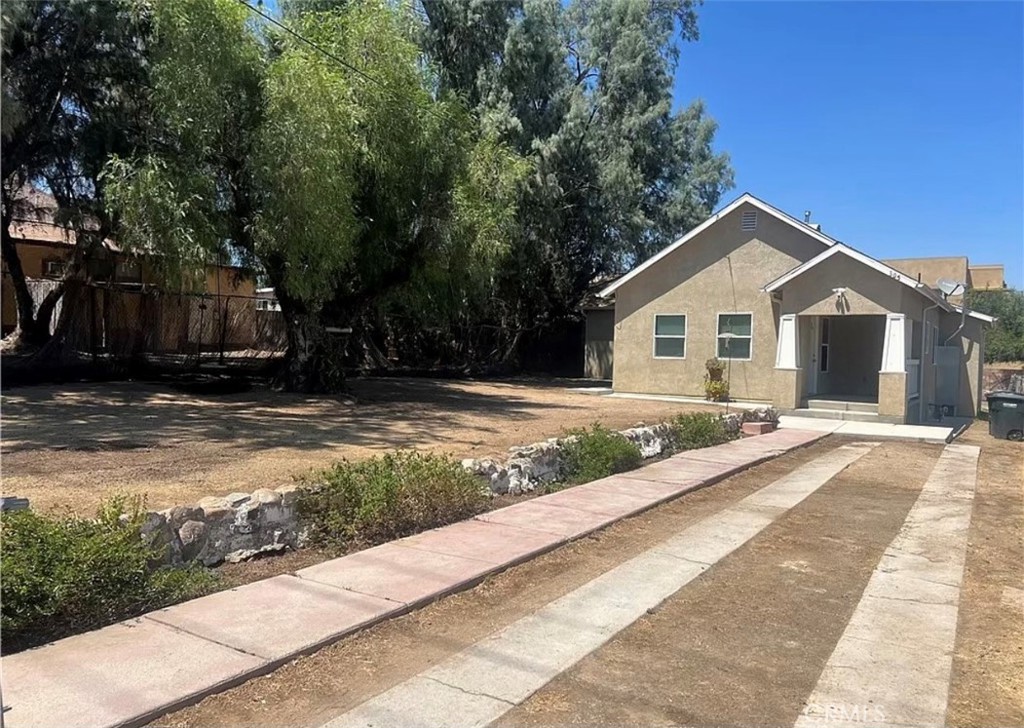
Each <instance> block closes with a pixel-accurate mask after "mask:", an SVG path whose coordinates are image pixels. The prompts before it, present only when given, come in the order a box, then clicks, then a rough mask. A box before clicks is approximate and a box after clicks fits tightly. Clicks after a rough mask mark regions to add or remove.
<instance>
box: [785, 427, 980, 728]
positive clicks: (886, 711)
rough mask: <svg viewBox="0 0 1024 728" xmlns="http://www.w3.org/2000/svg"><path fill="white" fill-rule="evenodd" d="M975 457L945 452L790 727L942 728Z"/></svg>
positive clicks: (971, 451) (966, 449) (970, 450)
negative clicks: (935, 727)
mask: <svg viewBox="0 0 1024 728" xmlns="http://www.w3.org/2000/svg"><path fill="white" fill-rule="evenodd" d="M979 453H980V451H979V448H977V447H975V446H972V445H956V444H954V445H947V446H946V448H945V449H944V450H943V453H942V455H941V457H940V458H939V461H938V462H937V463H936V465H935V468H934V469H933V470H932V473H931V475H930V476H929V478H928V480H927V481H926V483H925V485H924V488H923V489H922V491H921V494H920V496H919V497H918V499H917V501H916V502H915V503H914V506H913V507H912V508H911V510H910V513H909V514H908V515H907V519H906V521H905V522H904V524H903V528H902V529H901V531H900V533H899V535H897V536H896V538H895V539H894V540H893V542H892V543H891V544H890V545H889V548H888V549H886V551H885V553H884V554H883V556H882V558H881V560H880V561H879V563H878V566H877V568H876V569H875V571H874V572H873V573H872V575H871V579H870V580H869V581H868V585H867V587H866V588H865V589H864V593H863V595H862V596H861V601H860V603H859V604H858V605H857V609H856V610H855V611H854V613H853V616H852V617H851V618H850V621H849V623H848V624H847V626H846V630H845V631H844V632H843V635H842V637H841V638H840V639H839V642H838V643H837V644H836V647H835V650H834V651H833V653H832V656H831V657H830V658H829V661H828V663H827V664H826V666H825V669H824V670H823V671H822V673H821V677H820V678H819V679H818V684H817V686H816V687H815V689H814V692H813V693H812V694H811V696H810V698H809V699H808V701H807V705H806V707H805V709H804V712H803V714H802V715H801V716H800V718H799V719H798V720H797V722H796V727H797V728H817V727H818V726H822V727H824V726H830V727H834V726H944V725H945V722H946V703H947V698H948V692H949V681H950V674H951V671H952V666H953V649H954V642H955V639H956V625H957V610H958V605H959V597H960V585H961V582H962V580H963V571H964V559H965V555H966V549H967V532H968V528H969V527H970V521H971V508H972V504H973V493H974V488H975V484H976V482H977V468H978V456H979Z"/></svg>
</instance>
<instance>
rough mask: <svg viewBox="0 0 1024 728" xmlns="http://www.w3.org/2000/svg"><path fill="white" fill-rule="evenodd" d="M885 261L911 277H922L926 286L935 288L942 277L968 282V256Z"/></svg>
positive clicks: (884, 261)
mask: <svg viewBox="0 0 1024 728" xmlns="http://www.w3.org/2000/svg"><path fill="white" fill-rule="evenodd" d="M882 262H883V263H885V264H886V265H888V266H889V267H891V268H895V269H896V270H898V271H899V272H900V273H904V274H906V275H908V276H910V277H911V278H920V281H921V282H922V283H924V284H925V285H926V286H931V287H932V288H935V284H936V282H937V281H938V280H939V279H940V278H949V279H950V280H954V281H959V282H961V283H966V282H967V275H968V274H967V257H966V256H953V257H948V258H894V259H892V260H883V261H882Z"/></svg>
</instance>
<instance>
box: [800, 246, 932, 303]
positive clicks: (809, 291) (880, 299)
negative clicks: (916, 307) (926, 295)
mask: <svg viewBox="0 0 1024 728" xmlns="http://www.w3.org/2000/svg"><path fill="white" fill-rule="evenodd" d="M834 288H845V289H846V291H845V293H844V295H843V299H842V301H840V299H839V297H838V296H837V294H836V293H835V292H834V291H833V289H834ZM903 291H908V292H911V291H910V289H908V288H906V287H905V286H901V285H899V284H897V283H896V282H895V281H894V280H893V279H891V278H890V277H889V276H887V275H885V274H884V273H880V272H879V271H876V270H874V269H872V268H868V267H867V266H866V265H864V264H863V263H860V262H858V261H856V260H854V259H852V258H849V257H847V256H845V255H841V254H840V255H833V256H832V257H831V258H829V259H827V260H825V261H822V262H821V263H819V264H818V265H817V266H816V267H815V268H813V269H811V270H810V271H808V272H807V273H805V274H803V275H801V276H798V277H796V278H794V279H793V280H792V281H790V282H789V283H787V284H786V285H785V287H784V289H783V291H782V310H781V312H782V313H784V314H789V313H795V314H800V315H802V316H808V315H810V316H846V315H851V314H852V315H862V314H874V315H879V314H886V313H893V312H900V311H902V310H903ZM911 293H912V292H911ZM913 295H915V296H916V297H920V296H919V294H913Z"/></svg>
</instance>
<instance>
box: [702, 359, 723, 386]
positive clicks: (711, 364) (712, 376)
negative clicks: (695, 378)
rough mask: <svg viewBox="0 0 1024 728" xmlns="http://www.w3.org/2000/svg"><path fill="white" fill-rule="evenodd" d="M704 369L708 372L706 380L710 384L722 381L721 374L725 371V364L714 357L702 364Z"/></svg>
mask: <svg viewBox="0 0 1024 728" xmlns="http://www.w3.org/2000/svg"><path fill="white" fill-rule="evenodd" d="M704 368H705V369H707V370H708V373H707V376H706V377H705V379H707V380H708V381H710V382H720V381H722V372H724V371H725V362H724V361H722V360H721V359H719V358H718V357H716V356H713V357H711V358H710V359H708V360H707V361H706V362H704Z"/></svg>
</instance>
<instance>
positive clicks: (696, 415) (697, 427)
mask: <svg viewBox="0 0 1024 728" xmlns="http://www.w3.org/2000/svg"><path fill="white" fill-rule="evenodd" d="M672 430H673V432H674V438H673V439H674V443H673V444H674V445H675V447H676V448H677V449H679V450H695V449H697V448H700V447H712V446H713V445H721V444H722V443H723V442H728V441H729V440H732V439H733V438H734V435H731V434H729V433H728V432H727V431H726V429H725V423H723V422H722V418H721V417H719V416H718V415H717V414H714V413H712V412H687V413H685V414H681V415H677V416H676V417H675V418H674V419H673V420H672Z"/></svg>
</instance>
